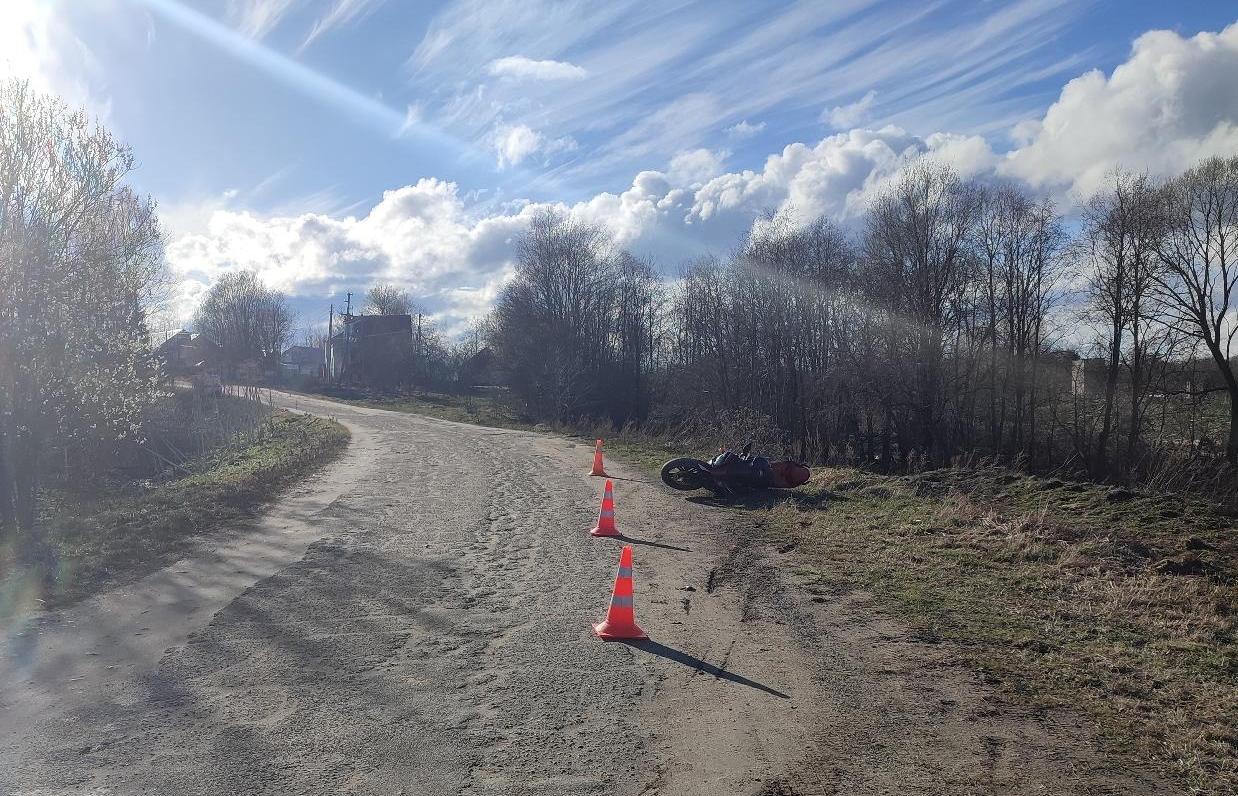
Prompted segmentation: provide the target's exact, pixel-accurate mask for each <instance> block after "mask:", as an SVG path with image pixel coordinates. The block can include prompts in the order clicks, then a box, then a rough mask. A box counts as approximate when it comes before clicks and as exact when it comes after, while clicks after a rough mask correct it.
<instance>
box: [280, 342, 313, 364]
mask: <svg viewBox="0 0 1238 796" xmlns="http://www.w3.org/2000/svg"><path fill="white" fill-rule="evenodd" d="M281 360H282V361H283V362H284V364H287V365H317V364H318V363H319V362H322V349H319V348H314V347H313V346H308V345H294V346H291V347H289V348H288V349H286V350H285V351H284V355H283V357H281Z"/></svg>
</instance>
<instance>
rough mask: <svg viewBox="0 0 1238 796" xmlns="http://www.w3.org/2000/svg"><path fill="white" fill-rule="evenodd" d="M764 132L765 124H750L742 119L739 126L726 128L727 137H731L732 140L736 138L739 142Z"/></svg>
mask: <svg viewBox="0 0 1238 796" xmlns="http://www.w3.org/2000/svg"><path fill="white" fill-rule="evenodd" d="M764 130H765V122H757V123H756V124H750V123H749V122H748V120H747V119H744V120H743V121H742V122H740V123H739V124H734V125H731V126H730V127H728V128H726V132H727V135H729V136H731V137H732V138H738V139H740V140H743V139H745V138H752V137H753V136H756V135H760V134H761V133H762V132H763V131H764Z"/></svg>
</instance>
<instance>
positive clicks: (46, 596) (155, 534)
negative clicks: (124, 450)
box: [0, 411, 348, 618]
mask: <svg viewBox="0 0 1238 796" xmlns="http://www.w3.org/2000/svg"><path fill="white" fill-rule="evenodd" d="M347 441H348V431H347V429H345V428H344V427H343V426H341V425H340V424H338V423H335V422H333V421H330V420H326V419H322V418H315V417H311V416H309V415H301V414H294V413H291V412H283V411H277V412H275V413H274V414H273V415H272V417H271V419H270V420H269V421H268V422H267V423H265V424H264V426H263V428H262V431H261V433H260V434H259V435H258V437H257V438H256V439H255V440H254V441H253V442H252V443H251V444H249V445H246V446H244V447H239V448H234V449H227V448H225V449H222V450H219V451H217V452H215V453H214V454H213V455H212V456H210V457H208V458H205V459H203V460H201V461H198V462H196V463H195V465H194V467H193V468H192V470H191V472H189V473H188V474H186V475H184V476H182V477H180V478H177V479H175V480H171V481H166V482H163V483H159V484H156V485H153V486H150V487H149V488H146V489H141V490H140V491H138V490H139V487H138V486H137V485H133V484H128V485H118V487H117V489H115V490H114V494H113V495H111V496H109V497H104V498H99V497H92V496H86V495H81V494H75V493H72V492H67V491H62V492H59V493H52V494H49V495H48V496H47V499H48V504H49V505H48V508H47V511H46V512H45V519H44V521H43V528H44V531H43V532H44V533H45V534H46V536H47V538H48V539H49V541H50V542H51V544H52V545H53V546H54V548H55V550H56V552H57V554H58V559H59V561H58V571H57V575H56V577H55V580H54V583H53V584H51V586H50V587H48V588H47V589H44V588H42V587H38V588H36V587H35V586H33V585H32V583H31V578H29V577H27V576H25V575H24V573H22V572H20V571H17V570H13V571H10V572H9V573H7V574H6V575H5V576H4V577H2V578H0V614H4V615H7V616H11V615H14V614H16V613H24V612H26V611H28V610H30V609H32V608H38V607H54V606H58V605H64V604H67V603H71V602H74V601H76V600H79V599H81V598H83V597H86V596H89V595H91V594H94V593H97V592H99V591H102V590H105V589H107V588H109V587H112V586H115V585H118V584H121V583H125V582H130V581H132V580H136V579H138V578H140V577H142V576H143V575H145V574H147V573H149V572H152V571H154V570H156V569H159V568H160V567H162V566H166V565H167V564H169V563H171V562H172V561H175V560H176V559H177V558H179V557H180V556H182V555H184V554H185V553H186V552H187V551H188V549H189V547H190V545H191V544H192V542H193V540H194V538H195V537H200V536H202V535H204V534H208V533H210V532H212V531H216V530H220V529H222V528H224V527H226V526H227V525H229V524H230V523H233V522H235V521H238V520H242V519H244V518H247V517H251V516H253V515H254V514H256V513H257V512H258V510H260V509H261V507H262V506H263V505H264V504H265V503H267V502H268V501H270V500H272V499H273V498H275V497H276V496H277V495H278V494H279V492H280V491H281V490H282V489H283V488H284V487H285V486H287V485H288V484H289V483H290V482H292V481H293V480H294V479H297V478H300V477H303V476H305V475H307V474H308V473H310V472H311V471H313V470H314V469H316V468H317V467H319V466H321V465H322V464H324V463H325V462H326V461H328V460H329V459H330V458H332V457H334V456H335V455H337V454H338V453H339V452H341V451H342V450H343V448H344V446H345V444H346V443H347ZM7 616H6V617H5V618H7Z"/></svg>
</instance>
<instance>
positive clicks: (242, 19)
mask: <svg viewBox="0 0 1238 796" xmlns="http://www.w3.org/2000/svg"><path fill="white" fill-rule="evenodd" d="M299 2H300V0H228V6H227V11H226V14H225V18H226V19H227V21H228V24H229V25H231V26H232V27H233V28H235V29H236V30H237V31H239V32H240V33H242V34H243V35H245V36H248V37H249V38H251V39H262V38H264V37H265V36H266V35H267V34H268V33H270V32H271V31H273V30H275V28H276V27H278V26H279V23H280V22H282V21H283V19H284V17H285V16H287V15H288V12H290V11H292V10H293V9H294V8H295V7H296V6H297V5H298V4H299Z"/></svg>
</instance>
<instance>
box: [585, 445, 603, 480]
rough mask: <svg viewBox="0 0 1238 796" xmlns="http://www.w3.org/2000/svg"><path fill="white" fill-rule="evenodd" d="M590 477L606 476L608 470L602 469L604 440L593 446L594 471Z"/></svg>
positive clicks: (591, 471)
mask: <svg viewBox="0 0 1238 796" xmlns="http://www.w3.org/2000/svg"><path fill="white" fill-rule="evenodd" d="M589 475H601V476H604V475H606V470H605V469H604V468H603V467H602V440H598V441H597V443H596V444H594V446H593V469H592V470H590V471H589Z"/></svg>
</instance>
